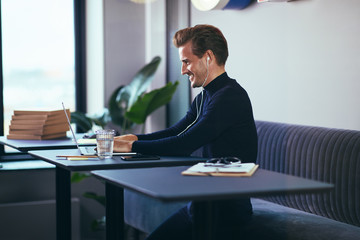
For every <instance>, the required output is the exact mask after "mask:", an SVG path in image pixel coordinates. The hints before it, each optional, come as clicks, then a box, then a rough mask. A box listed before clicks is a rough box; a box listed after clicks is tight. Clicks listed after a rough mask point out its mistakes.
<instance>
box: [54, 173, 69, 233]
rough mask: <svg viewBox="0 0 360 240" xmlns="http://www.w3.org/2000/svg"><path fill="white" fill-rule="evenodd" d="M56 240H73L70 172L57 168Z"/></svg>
mask: <svg viewBox="0 0 360 240" xmlns="http://www.w3.org/2000/svg"><path fill="white" fill-rule="evenodd" d="M56 239H57V240H71V182H70V171H67V170H65V169H63V168H60V167H56Z"/></svg>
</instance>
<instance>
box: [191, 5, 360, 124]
mask: <svg viewBox="0 0 360 240" xmlns="http://www.w3.org/2000/svg"><path fill="white" fill-rule="evenodd" d="M191 12H192V14H191V25H195V24H199V23H207V24H212V25H215V26H217V27H219V28H220V29H221V30H222V31H223V33H224V35H225V37H226V38H227V39H228V44H229V50H230V56H229V59H228V63H227V71H228V73H229V75H230V76H231V77H233V78H235V79H237V80H238V82H239V83H240V84H241V85H242V86H244V88H245V89H246V90H247V91H248V93H249V95H250V98H251V100H252V103H253V109H254V114H255V118H256V119H258V120H268V121H278V122H287V123H298V124H304V125H316V126H325V127H333V128H345V129H356V130H360V107H359V106H358V105H359V103H360V94H359V92H360V44H359V43H360V1H358V0H298V1H294V2H281V3H263V4H258V3H256V2H255V3H253V4H252V5H251V6H249V7H248V8H246V9H244V10H240V11H235V10H215V11H209V12H201V11H198V10H197V9H195V8H194V7H192V11H191ZM229 108H230V107H229Z"/></svg>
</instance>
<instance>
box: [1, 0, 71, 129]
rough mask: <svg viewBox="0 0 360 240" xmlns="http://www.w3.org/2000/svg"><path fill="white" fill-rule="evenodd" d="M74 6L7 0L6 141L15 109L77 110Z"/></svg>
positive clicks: (62, 1)
mask: <svg viewBox="0 0 360 240" xmlns="http://www.w3.org/2000/svg"><path fill="white" fill-rule="evenodd" d="M74 32H75V31H74V1H73V0H51V1H48V0H31V1H29V0H2V1H1V36H2V68H3V99H2V100H3V107H4V110H3V118H4V135H5V136H6V135H7V134H8V126H9V124H10V119H11V115H12V113H13V111H14V110H16V109H25V110H30V109H49V110H52V109H61V102H62V101H64V103H65V104H66V106H67V107H68V108H70V109H71V110H72V111H73V110H75V99H76V98H75V94H76V92H75V86H76V85H75V45H74V44H75V37H74Z"/></svg>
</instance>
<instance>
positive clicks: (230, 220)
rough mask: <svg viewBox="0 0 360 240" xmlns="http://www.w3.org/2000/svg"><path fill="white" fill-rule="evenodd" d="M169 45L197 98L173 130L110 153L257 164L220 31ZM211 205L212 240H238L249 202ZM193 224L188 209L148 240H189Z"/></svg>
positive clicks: (130, 138) (127, 141) (121, 144)
mask: <svg viewBox="0 0 360 240" xmlns="http://www.w3.org/2000/svg"><path fill="white" fill-rule="evenodd" d="M173 43H174V45H175V46H176V47H177V48H178V49H179V57H180V61H181V62H182V67H181V74H183V75H185V74H186V75H188V77H189V81H190V84H191V86H192V87H193V88H198V87H202V91H201V93H199V94H198V95H197V96H196V98H195V99H194V101H193V102H192V104H191V107H190V109H189V111H188V112H187V114H186V115H185V116H184V118H182V119H181V120H180V121H179V122H178V123H176V124H175V125H174V126H172V127H170V128H167V129H165V130H162V131H159V132H155V133H151V134H141V135H133V134H129V135H123V136H119V137H116V138H115V141H114V151H116V152H130V151H133V152H140V153H143V154H156V155H167V156H169V155H176V156H190V155H191V154H192V153H193V152H194V151H195V150H199V151H200V153H201V156H202V157H209V158H216V157H237V158H240V159H241V160H242V162H255V161H256V157H257V132H256V127H255V122H254V118H253V112H252V107H251V102H250V99H249V97H248V94H247V93H246V91H245V90H244V89H243V88H242V87H241V86H240V85H239V84H238V83H237V81H236V80H234V79H231V78H229V77H228V75H227V73H226V71H225V63H226V60H227V58H228V47H227V42H226V39H225V37H224V36H223V34H222V33H221V31H220V30H219V29H218V28H216V27H214V26H211V25H196V26H194V27H189V28H185V29H182V30H180V31H178V32H176V33H175V35H174V38H173ZM197 152H198V151H197ZM164 181H166V179H164ZM213 205H214V208H215V209H216V211H217V212H216V220H217V229H218V232H217V233H216V238H215V239H224V240H226V239H237V237H238V234H239V233H241V231H239V226H240V225H241V224H244V223H246V222H247V221H249V220H250V218H251V215H252V207H251V203H250V199H248V198H245V199H244V198H243V199H236V200H226V201H216V202H214V203H213ZM204 221H205V219H204ZM192 224H193V220H192V205H191V203H189V204H188V206H186V207H184V208H182V209H180V210H179V211H178V212H177V213H175V214H174V215H172V216H171V217H170V218H169V219H168V220H167V221H165V222H164V223H163V224H162V225H160V226H159V227H158V228H157V229H156V230H155V231H154V232H153V233H152V234H151V235H150V236H149V237H148V240H162V239H167V240H168V239H172V240H175V239H192Z"/></svg>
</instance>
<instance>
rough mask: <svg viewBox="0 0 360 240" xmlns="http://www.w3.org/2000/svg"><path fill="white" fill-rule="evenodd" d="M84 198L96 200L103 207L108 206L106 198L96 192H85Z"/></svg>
mask: <svg viewBox="0 0 360 240" xmlns="http://www.w3.org/2000/svg"><path fill="white" fill-rule="evenodd" d="M83 196H84V197H86V198H90V199H94V200H95V201H97V202H98V203H100V204H101V205H103V206H106V201H105V196H99V195H97V194H96V193H94V192H85V193H84V194H83Z"/></svg>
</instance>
